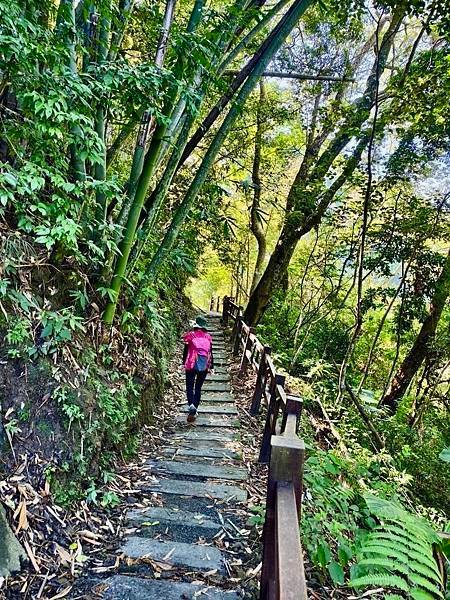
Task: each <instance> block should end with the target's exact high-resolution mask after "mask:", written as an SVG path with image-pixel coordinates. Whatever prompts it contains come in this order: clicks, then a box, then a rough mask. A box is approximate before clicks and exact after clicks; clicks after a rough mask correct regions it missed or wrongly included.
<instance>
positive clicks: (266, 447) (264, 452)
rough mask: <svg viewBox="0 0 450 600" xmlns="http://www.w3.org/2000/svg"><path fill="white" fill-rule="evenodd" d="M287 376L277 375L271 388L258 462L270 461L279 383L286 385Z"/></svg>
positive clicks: (265, 462)
mask: <svg viewBox="0 0 450 600" xmlns="http://www.w3.org/2000/svg"><path fill="white" fill-rule="evenodd" d="M285 381H286V377H285V376H284V375H279V374H278V373H277V374H276V375H275V379H274V381H273V382H272V386H271V390H270V401H269V406H268V408H267V415H266V422H265V424H264V433H263V437H262V442H261V450H260V451H259V458H258V462H259V463H262V464H267V463H268V462H269V461H270V438H271V436H272V435H273V434H274V433H275V425H276V420H277V414H278V406H277V404H278V400H277V385H281V386H283V387H284V383H285Z"/></svg>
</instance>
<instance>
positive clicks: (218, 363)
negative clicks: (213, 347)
mask: <svg viewBox="0 0 450 600" xmlns="http://www.w3.org/2000/svg"><path fill="white" fill-rule="evenodd" d="M229 367H230V361H229V360H228V358H219V357H216V356H215V357H214V369H215V370H216V369H218V368H219V369H228V368H229Z"/></svg>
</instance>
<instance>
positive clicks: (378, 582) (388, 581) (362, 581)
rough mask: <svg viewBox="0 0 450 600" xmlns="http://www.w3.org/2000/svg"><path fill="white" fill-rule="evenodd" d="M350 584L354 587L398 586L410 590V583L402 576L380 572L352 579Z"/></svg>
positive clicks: (397, 587) (405, 590)
mask: <svg viewBox="0 0 450 600" xmlns="http://www.w3.org/2000/svg"><path fill="white" fill-rule="evenodd" d="M349 585H351V586H352V587H363V586H368V585H374V586H377V587H383V588H396V589H399V590H402V591H403V592H408V591H409V585H408V583H407V582H406V581H405V580H404V579H402V578H401V577H398V576H397V575H381V574H379V573H373V574H371V575H364V576H363V577H357V578H356V579H352V580H351V581H350V582H349Z"/></svg>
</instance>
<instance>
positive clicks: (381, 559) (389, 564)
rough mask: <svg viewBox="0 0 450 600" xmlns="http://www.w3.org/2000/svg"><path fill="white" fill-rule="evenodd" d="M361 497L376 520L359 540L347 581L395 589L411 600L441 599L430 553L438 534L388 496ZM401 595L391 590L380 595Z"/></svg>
mask: <svg viewBox="0 0 450 600" xmlns="http://www.w3.org/2000/svg"><path fill="white" fill-rule="evenodd" d="M364 499H365V501H366V503H367V506H368V508H369V510H370V512H371V513H372V514H373V515H374V516H375V517H377V518H378V520H379V521H380V524H379V525H377V526H376V527H374V529H373V530H372V531H371V532H370V533H369V534H368V536H367V538H366V539H365V541H364V542H363V544H362V546H361V550H360V552H359V556H360V559H359V560H358V562H357V564H356V566H355V567H354V568H353V569H352V575H353V577H352V580H351V581H350V583H349V585H351V586H352V587H356V588H358V587H367V586H376V587H382V588H384V589H386V590H395V592H397V591H398V592H403V593H404V594H405V596H406V597H407V598H412V599H413V600H439V599H441V600H443V599H444V593H443V588H444V585H443V578H442V574H441V572H440V571H439V568H438V565H437V563H436V561H435V559H434V557H433V544H435V543H439V538H438V536H437V534H436V533H435V532H434V531H433V529H432V528H431V527H430V525H429V524H428V523H427V522H426V521H425V520H423V519H421V518H420V517H418V516H417V515H413V514H411V513H408V512H407V511H406V510H404V509H403V508H402V507H401V506H399V505H397V504H394V503H393V502H389V501H388V500H384V499H382V498H378V497H376V496H372V495H366V496H365V497H364ZM405 596H403V595H400V594H398V593H392V594H387V595H386V596H384V598H385V599H389V600H398V599H401V598H404V597H405Z"/></svg>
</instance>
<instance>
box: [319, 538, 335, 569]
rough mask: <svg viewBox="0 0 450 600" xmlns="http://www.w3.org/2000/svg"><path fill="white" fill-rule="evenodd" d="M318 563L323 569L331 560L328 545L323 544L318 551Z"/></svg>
mask: <svg viewBox="0 0 450 600" xmlns="http://www.w3.org/2000/svg"><path fill="white" fill-rule="evenodd" d="M316 557H317V561H318V563H319V564H320V566H321V567H323V568H325V567H326V565H327V563H328V562H329V560H330V558H331V552H330V548H329V546H328V544H326V543H325V542H321V543H320V544H319V545H318V547H317V551H316Z"/></svg>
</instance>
